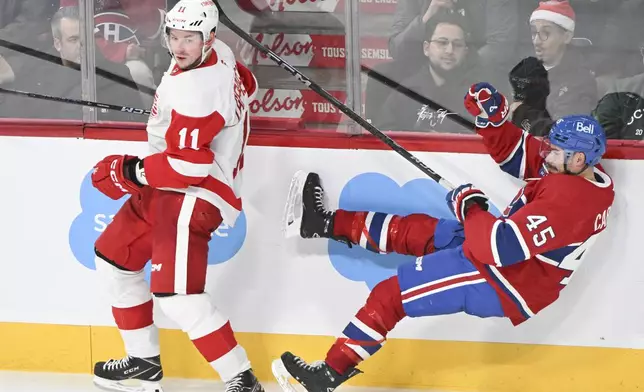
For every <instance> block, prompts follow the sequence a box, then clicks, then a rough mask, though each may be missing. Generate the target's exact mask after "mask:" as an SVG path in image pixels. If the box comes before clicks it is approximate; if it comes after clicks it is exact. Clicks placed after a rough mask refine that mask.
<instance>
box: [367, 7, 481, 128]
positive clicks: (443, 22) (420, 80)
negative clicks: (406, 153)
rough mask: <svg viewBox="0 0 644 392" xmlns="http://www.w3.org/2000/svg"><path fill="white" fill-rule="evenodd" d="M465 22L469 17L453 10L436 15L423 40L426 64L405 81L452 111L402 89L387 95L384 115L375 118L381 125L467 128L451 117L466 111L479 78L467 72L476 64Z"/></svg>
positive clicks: (382, 113)
mask: <svg viewBox="0 0 644 392" xmlns="http://www.w3.org/2000/svg"><path fill="white" fill-rule="evenodd" d="M465 26H466V19H465V18H464V17H463V16H461V15H460V14H458V13H454V12H450V11H441V12H440V13H439V14H438V15H436V17H434V18H432V19H431V20H430V21H429V22H428V23H427V25H426V37H427V39H426V40H425V42H424V43H423V52H422V53H423V54H424V56H425V64H426V65H425V66H423V67H421V69H420V70H419V71H418V72H417V73H416V74H415V75H413V76H411V77H410V78H408V79H406V80H404V81H403V82H402V83H401V84H402V85H403V86H405V87H407V88H409V89H410V90H413V91H414V92H416V93H418V94H420V95H422V96H424V97H426V98H428V99H430V100H432V101H434V102H437V103H439V104H440V105H441V106H443V107H445V108H447V109H448V111H444V110H438V111H436V110H434V109H431V108H430V107H429V106H428V105H424V104H422V103H419V102H417V101H415V100H414V99H411V98H409V97H407V96H406V95H404V94H403V93H402V92H401V91H400V89H398V90H397V91H394V92H393V93H392V94H391V95H390V96H389V98H387V101H386V102H385V104H384V106H383V107H382V110H381V111H380V112H379V113H380V116H378V117H377V118H376V120H375V123H376V125H377V126H379V127H381V128H382V129H395V130H403V131H425V132H462V131H463V127H462V126H460V125H458V124H456V123H454V122H453V121H451V120H449V117H450V116H453V115H454V114H456V113H459V114H461V115H466V112H465V110H464V109H463V94H464V92H465V91H467V89H468V88H469V86H470V85H471V84H472V83H473V82H474V80H475V78H474V77H473V76H472V75H471V74H470V73H469V72H467V71H468V70H469V68H470V67H471V65H472V64H471V62H470V61H471V59H469V58H468V45H467V39H468V34H467V32H466V30H465ZM428 60H429V61H428ZM455 110H458V112H456V111H455ZM468 116H469V115H468Z"/></svg>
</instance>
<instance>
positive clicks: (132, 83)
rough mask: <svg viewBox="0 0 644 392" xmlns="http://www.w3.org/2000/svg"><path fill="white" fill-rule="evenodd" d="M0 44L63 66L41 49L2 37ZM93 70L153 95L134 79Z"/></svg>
mask: <svg viewBox="0 0 644 392" xmlns="http://www.w3.org/2000/svg"><path fill="white" fill-rule="evenodd" d="M0 46H2V47H5V48H7V49H10V50H14V51H16V52H19V53H22V54H25V55H27V56H31V57H34V58H37V59H40V60H43V61H48V62H50V63H52V64H56V65H60V66H61V67H62V66H63V65H62V64H61V62H60V57H58V56H54V55H51V54H49V53H46V52H43V51H40V50H36V49H32V48H28V47H26V46H23V45H20V44H16V43H14V42H9V41H6V40H3V39H0ZM95 71H96V75H97V76H101V77H103V78H105V79H107V80H110V81H112V82H115V83H118V84H122V85H124V86H127V87H129V88H131V89H134V90H138V91H140V92H143V93H145V94H148V95H151V96H153V95H154V93H155V89H153V88H150V87H147V86H143V85H138V84H136V82H135V81H134V80H131V79H128V78H126V77H123V76H121V75H117V74H115V73H113V72H110V71H107V70H105V69H103V68H100V67H96V69H95Z"/></svg>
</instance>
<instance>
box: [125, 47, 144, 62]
mask: <svg viewBox="0 0 644 392" xmlns="http://www.w3.org/2000/svg"><path fill="white" fill-rule="evenodd" d="M144 55H145V49H144V48H142V47H140V46H139V45H137V44H129V45H128V46H127V50H126V52H125V59H126V60H138V59H141V58H143V56H144Z"/></svg>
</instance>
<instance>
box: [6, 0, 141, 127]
mask: <svg viewBox="0 0 644 392" xmlns="http://www.w3.org/2000/svg"><path fill="white" fill-rule="evenodd" d="M51 29H52V36H53V48H54V49H55V50H56V52H51V53H49V54H52V55H56V53H57V54H58V57H59V59H60V60H59V62H55V63H53V62H50V61H44V60H40V61H32V62H29V63H27V65H28V66H26V67H24V68H21V69H19V70H17V71H16V81H15V82H14V86H15V88H16V89H18V90H23V91H29V92H35V93H40V94H46V95H52V96H56V97H64V98H73V99H81V83H80V81H81V73H80V65H79V62H80V50H81V45H80V21H79V11H78V7H63V8H61V9H59V10H58V11H57V12H56V13H55V14H54V16H53V17H52V20H51ZM96 70H97V75H96V96H97V100H98V101H99V102H104V103H109V104H114V105H122V106H131V107H137V108H138V107H141V104H142V103H141V98H140V95H139V92H138V90H137V89H136V84H135V83H134V81H133V80H132V77H131V76H130V73H129V70H128V68H127V67H126V66H124V65H118V64H114V63H111V62H109V61H107V60H105V58H104V57H102V56H101V55H100V53H99V52H97V53H96ZM114 80H116V81H114ZM0 112H1V113H2V115H3V116H4V117H32V118H33V117H39V118H53V119H76V120H80V119H81V118H82V109H81V106H78V105H71V104H64V103H60V102H51V101H46V100H39V99H34V98H29V97H19V96H10V98H9V97H8V98H7V99H6V101H5V104H3V105H2V107H0ZM98 117H99V120H112V121H145V120H146V119H145V117H144V116H135V115H132V114H128V113H121V112H117V111H107V110H104V109H101V111H100V112H99V116H98Z"/></svg>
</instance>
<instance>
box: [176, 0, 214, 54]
mask: <svg viewBox="0 0 644 392" xmlns="http://www.w3.org/2000/svg"><path fill="white" fill-rule="evenodd" d="M218 24H219V10H218V9H217V6H216V5H215V3H214V1H213V0H181V1H179V2H178V3H177V4H176V5H175V6H174V7H172V9H171V10H170V11H168V13H167V14H166V15H165V35H166V38H165V39H166V45H167V47H168V49H169V48H170V43H169V42H167V41H168V34H169V29H177V30H184V31H197V32H200V33H201V36H202V38H203V40H204V48H203V52H202V54H201V63H203V61H204V60H205V57H206V53H207V52H208V50H209V49H210V48H211V46H212V43H210V45H205V43H206V41H207V40H208V37H209V36H210V32H211V31H212V32H216V31H217V25H218ZM172 56H174V53H172ZM201 63H200V64H201Z"/></svg>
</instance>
